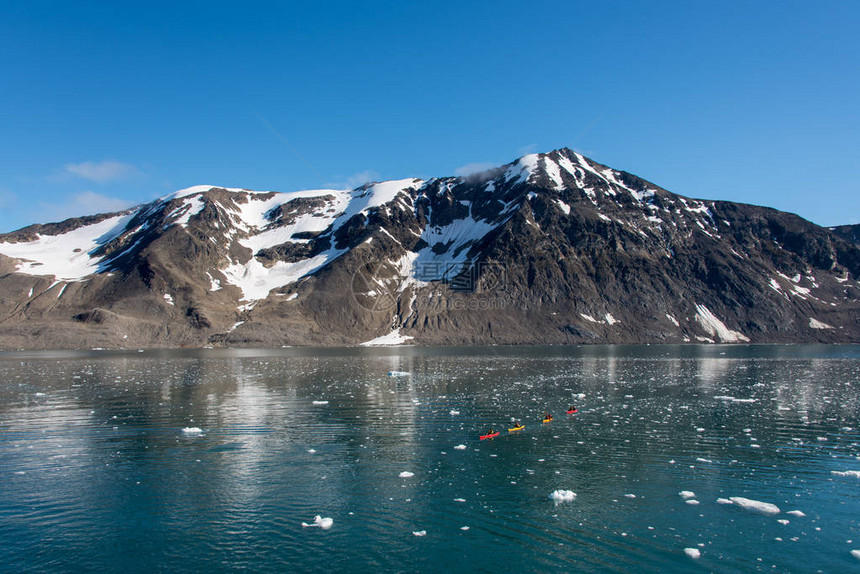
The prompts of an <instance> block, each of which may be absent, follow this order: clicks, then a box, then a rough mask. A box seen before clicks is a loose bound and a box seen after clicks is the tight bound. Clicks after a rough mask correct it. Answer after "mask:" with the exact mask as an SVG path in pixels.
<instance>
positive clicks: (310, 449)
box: [308, 448, 317, 454]
mask: <svg viewBox="0 0 860 574" xmlns="http://www.w3.org/2000/svg"><path fill="white" fill-rule="evenodd" d="M308 452H309V453H310V454H316V452H317V450H316V449H315V448H309V449H308Z"/></svg>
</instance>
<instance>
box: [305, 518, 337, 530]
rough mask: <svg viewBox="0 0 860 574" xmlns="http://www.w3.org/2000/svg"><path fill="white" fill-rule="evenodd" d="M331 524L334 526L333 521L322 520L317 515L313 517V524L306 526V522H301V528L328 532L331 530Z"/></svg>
mask: <svg viewBox="0 0 860 574" xmlns="http://www.w3.org/2000/svg"><path fill="white" fill-rule="evenodd" d="M332 524H334V520H332V519H331V518H323V517H322V516H320V515H319V514H317V515H316V516H314V522H313V524H308V523H307V522H302V528H313V527H317V528H322V529H323V530H328V529H329V528H331V526H332Z"/></svg>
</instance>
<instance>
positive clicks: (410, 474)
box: [399, 470, 415, 478]
mask: <svg viewBox="0 0 860 574" xmlns="http://www.w3.org/2000/svg"><path fill="white" fill-rule="evenodd" d="M399 476H400V478H412V477H413V476H415V473H414V472H409V471H408V470H404V471H403V472H401V473H400V475H399Z"/></svg>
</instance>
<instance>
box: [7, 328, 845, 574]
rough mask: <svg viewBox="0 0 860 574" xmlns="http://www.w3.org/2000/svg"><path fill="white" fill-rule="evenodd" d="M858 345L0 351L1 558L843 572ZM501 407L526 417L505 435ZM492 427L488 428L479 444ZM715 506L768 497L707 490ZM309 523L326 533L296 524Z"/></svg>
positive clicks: (289, 566) (65, 564)
mask: <svg viewBox="0 0 860 574" xmlns="http://www.w3.org/2000/svg"><path fill="white" fill-rule="evenodd" d="M858 359H860V347H856V346H848V347H846V346H839V347H836V346H833V347H827V346H816V347H804V346H800V347H798V346H792V347H782V346H768V347H746V346H739V347H734V346H714V345H710V346H683V347H605V346H598V347H573V348H559V347H552V348H535V347H530V348H497V347H494V348H488V349H478V348H452V349H418V348H398V349H377V350H371V349H327V350H322V349H315V350H312V349H279V350H256V351H255V350H202V351H161V352H156V351H146V352H141V353H116V352H106V351H105V352H83V353H79V352H67V353H17V354H15V353H4V354H0V548H2V563H0V570H5V571H29V572H55V571H104V570H108V571H117V570H125V571H133V572H144V571H145V572H151V571H161V572H170V571H213V570H218V571H221V570H236V569H243V568H244V569H249V570H254V571H261V570H263V571H287V570H289V571H310V570H318V569H327V570H335V571H343V570H350V571H356V572H372V571H380V570H383V571H447V570H450V571H467V570H468V571H487V572H491V571H492V572H498V571H513V572H520V571H527V572H534V571H540V570H547V569H556V570H558V569H561V570H562V571H623V572H627V571H633V570H638V571H664V572H666V571H678V572H686V571H690V570H703V571H708V570H710V571H721V572H746V571H756V570H759V571H764V570H768V571H770V570H777V571H809V572H814V571H818V570H820V571H824V572H844V571H848V570H857V569H858V567H860V560H858V558H855V557H854V556H852V554H851V551H852V550H855V549H860V522H858V517H859V516H860V512H858V511H860V477H858V476H857V475H856V471H858V470H860V431H858V430H857V429H858V428H860V420H858V419H860V395H858V391H860V360H858ZM389 371H402V372H404V373H406V374H404V375H402V376H388V373H389ZM570 404H576V405H577V406H578V407H579V412H578V413H577V414H575V415H572V416H568V415H565V414H564V412H563V411H564V410H565V409H566V408H567V407H568V406H569V405H570ZM545 410H546V411H549V412H552V413H553V414H554V415H555V419H554V420H553V422H551V423H548V424H541V422H540V417H541V414H542V412H543V411H545ZM512 417H515V418H519V419H522V421H523V422H524V423H525V425H526V429H525V430H524V431H522V432H519V433H508V432H507V430H506V429H507V427H508V426H510V421H511V418H512ZM491 426H492V427H494V428H495V429H501V430H503V432H502V436H500V437H499V438H497V439H495V440H493V441H479V440H478V435H479V434H481V433H483V432H485V431H486V430H487V429H488V428H489V427H491ZM192 429H199V432H197V431H195V430H192ZM457 447H459V448H457ZM402 473H406V474H404V475H403V476H401V474H402ZM408 473H412V474H411V476H408ZM557 489H562V490H570V491H573V492H574V493H576V498H575V500H572V501H568V502H562V503H560V504H555V503H554V502H553V501H552V500H551V499H550V498H549V495H550V494H551V493H552V492H553V491H555V490H557ZM682 491H689V492H690V493H692V494H686V496H687V498H684V497H682V496H681V495H679V493H680V492H682ZM733 497H743V498H747V499H751V500H754V501H758V502H762V503H769V504H772V505H775V506H776V507H778V509H779V513H778V514H765V513H762V512H760V511H758V512H757V511H755V509H752V510H750V509H746V508H744V507H742V506H740V505H738V504H735V503H729V504H722V503H720V502H718V499H723V500H721V502H727V501H728V499H731V498H733ZM693 501H694V502H693ZM695 502H697V503H698V504H696V503H695ZM764 508H765V509H766V508H767V507H764ZM792 511H800V512H801V513H802V515H799V514H797V513H796V512H792ZM790 512H792V513H790ZM316 515H320V516H321V517H323V518H331V519H332V520H333V523H332V526H331V528H330V529H328V530H323V529H321V528H316V527H303V526H302V523H303V522H305V523H313V520H314V517H315V516H316ZM467 527H468V528H467ZM415 533H418V534H424V535H416V534H415ZM685 549H687V551H688V552H691V551H692V550H697V551H698V552H699V555H700V556H699V558H692V557H691V556H689V555H688V554H687V553H685ZM691 553H692V552H691Z"/></svg>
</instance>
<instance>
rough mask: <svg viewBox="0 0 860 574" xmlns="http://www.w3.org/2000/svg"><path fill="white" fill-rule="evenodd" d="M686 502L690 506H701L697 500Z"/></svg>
mask: <svg viewBox="0 0 860 574" xmlns="http://www.w3.org/2000/svg"><path fill="white" fill-rule="evenodd" d="M684 502H686V503H687V504H690V505H692V506H698V505H699V501H698V500H696V499H695V498H691V499H689V500H685V501H684Z"/></svg>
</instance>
